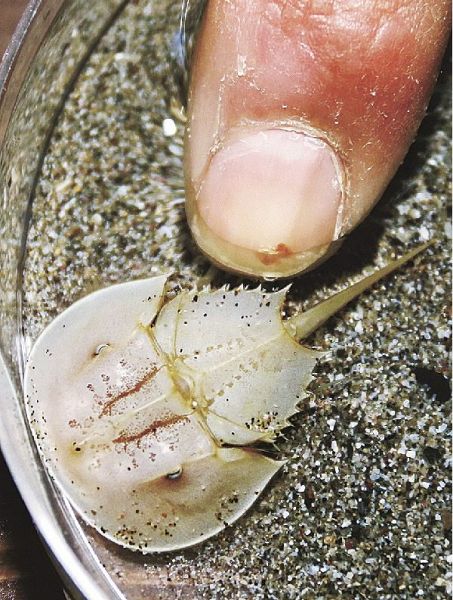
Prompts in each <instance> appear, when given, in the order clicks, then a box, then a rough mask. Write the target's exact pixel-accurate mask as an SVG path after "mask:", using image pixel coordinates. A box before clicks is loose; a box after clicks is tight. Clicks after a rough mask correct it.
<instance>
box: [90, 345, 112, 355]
mask: <svg viewBox="0 0 453 600" xmlns="http://www.w3.org/2000/svg"><path fill="white" fill-rule="evenodd" d="M107 348H110V344H99V345H98V346H96V350H95V351H94V353H93V354H94V356H99V354H100V353H101V352H102V351H103V350H106V349H107Z"/></svg>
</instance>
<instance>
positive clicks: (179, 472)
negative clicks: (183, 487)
mask: <svg viewBox="0 0 453 600" xmlns="http://www.w3.org/2000/svg"><path fill="white" fill-rule="evenodd" d="M181 475H182V467H178V468H177V469H175V470H174V471H172V472H171V473H167V474H166V475H165V477H166V478H167V479H170V481H174V480H175V479H179V478H180V477H181Z"/></svg>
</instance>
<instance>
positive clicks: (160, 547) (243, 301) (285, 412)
mask: <svg viewBox="0 0 453 600" xmlns="http://www.w3.org/2000/svg"><path fill="white" fill-rule="evenodd" d="M425 247H426V244H425V245H423V246H421V247H419V248H416V249H415V250H413V251H412V252H410V253H408V254H407V255H406V256H404V257H403V258H401V259H399V260H396V261H393V262H392V263H390V264H389V265H387V266H386V267H384V268H383V269H381V270H380V271H377V272H376V273H374V274H372V275H370V276H369V277H366V278H365V279H363V280H361V281H359V282H358V283H356V284H355V285H353V286H351V287H350V288H348V289H346V290H344V291H343V292H340V293H338V294H335V295H334V296H332V297H330V298H328V299H327V300H325V301H323V302H321V303H320V304H318V305H316V306H314V307H313V308H312V309H310V310H308V311H306V312H304V313H302V314H300V315H296V316H295V317H292V318H291V319H288V320H286V321H284V320H282V317H281V311H282V305H283V302H284V299H285V295H286V292H287V289H288V288H285V289H283V290H281V291H277V292H271V293H268V292H265V291H263V290H262V289H261V288H257V289H251V290H249V289H244V288H243V287H240V288H238V289H236V290H228V289H226V288H222V289H219V290H209V289H204V290H202V291H192V292H188V291H184V292H182V293H180V294H178V295H177V296H176V297H175V298H174V299H172V300H170V301H169V302H167V303H164V297H165V282H166V279H167V277H166V276H165V275H162V276H158V277H154V278H151V279H145V280H139V281H132V282H127V283H122V284H118V285H114V286H111V287H108V288H105V289H102V290H100V291H97V292H94V293H92V294H90V295H88V296H86V297H84V298H82V299H81V300H79V301H78V302H76V303H75V304H73V305H72V306H71V307H69V308H68V309H67V310H65V311H64V312H63V313H62V314H61V315H60V316H58V317H57V318H56V319H55V320H54V321H53V322H52V323H51V324H50V325H49V326H48V327H47V328H46V329H45V330H44V332H43V333H42V334H41V336H40V337H39V338H38V340H37V342H36V344H35V345H34V347H33V349H32V351H31V354H30V356H29V359H28V361H27V367H26V372H25V397H26V408H27V413H28V418H29V421H30V424H31V428H32V431H33V435H34V437H35V440H36V443H37V446H38V448H39V451H40V454H41V456H42V459H43V462H44V464H45V465H46V467H47V469H48V471H49V473H50V474H51V476H52V477H53V478H54V479H55V482H56V483H57V485H58V486H59V487H60V488H61V489H62V490H63V492H64V493H65V494H66V495H67V496H68V498H69V499H70V501H71V503H72V504H73V506H74V507H75V509H76V510H77V511H78V512H79V513H80V515H81V516H82V517H83V518H84V519H85V520H86V521H87V522H88V523H89V524H91V525H92V526H93V527H95V528H96V529H97V530H99V531H100V532H102V533H103V534H104V535H105V536H106V537H108V538H110V539H111V540H114V541H115V542H117V543H119V544H121V545H123V546H126V547H129V548H131V549H134V550H140V551H142V552H145V553H146V552H160V551H168V550H176V549H180V548H184V547H187V546H191V545H193V544H197V543H199V542H201V541H203V540H205V539H207V538H209V537H211V536H213V535H215V534H216V533H218V532H219V531H221V530H222V529H224V528H225V526H227V525H229V524H231V523H232V522H234V521H235V520H236V519H238V518H239V517H240V516H241V515H242V514H243V513H244V512H245V511H246V510H247V509H248V508H249V507H250V506H251V505H252V504H253V503H254V502H255V500H256V499H257V497H258V496H259V495H260V493H261V492H262V491H263V489H264V488H265V487H266V485H267V484H268V482H269V481H270V479H271V478H272V477H273V476H274V475H275V473H276V472H277V471H278V470H279V469H280V467H281V465H282V464H283V463H282V462H281V461H278V460H274V459H273V458H270V457H268V456H267V455H266V453H264V452H263V451H262V448H263V447H266V445H268V444H271V443H273V442H274V441H275V440H276V438H277V437H278V435H279V433H280V432H281V431H282V430H283V429H284V428H285V427H287V426H289V425H290V421H289V419H290V417H291V416H292V415H294V414H296V413H297V411H298V408H297V407H298V403H299V402H300V400H301V399H302V398H303V397H304V396H305V395H306V391H305V390H306V388H307V386H308V384H309V382H310V381H311V380H312V370H313V367H314V365H315V363H316V360H317V357H318V356H319V353H317V352H315V351H313V350H310V349H308V348H305V347H303V346H301V345H300V344H299V340H301V339H303V338H304V337H306V336H307V335H308V334H309V333H311V332H312V331H314V330H315V329H316V328H317V327H318V326H319V325H320V324H321V323H322V322H324V321H325V320H326V319H327V318H329V317H330V316H331V315H333V314H334V313H335V312H337V311H338V310H339V309H340V308H341V307H343V306H344V305H345V304H346V303H347V302H349V301H350V300H351V299H353V298H354V297H355V296H357V295H358V294H360V293H361V292H362V291H363V290H364V289H366V288H368V287H370V286H371V285H372V284H374V283H375V282H376V281H377V280H379V279H380V278H381V277H384V276H385V275H387V274H388V273H389V272H391V271H393V270H394V269H396V268H398V267H399V266H401V265H402V264H403V263H405V262H407V261H408V260H410V259H411V258H413V257H414V256H415V255H416V254H417V253H418V252H420V251H421V250H422V249H424V248H425ZM258 443H259V446H257V444H258Z"/></svg>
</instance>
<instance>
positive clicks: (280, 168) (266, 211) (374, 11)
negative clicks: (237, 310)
mask: <svg viewBox="0 0 453 600" xmlns="http://www.w3.org/2000/svg"><path fill="white" fill-rule="evenodd" d="M448 31H449V2H448V1H447V0H431V1H430V2H426V1H425V0H412V1H411V2H407V0H390V1H389V2H378V1H377V0H368V1H364V2H360V3H357V2H356V1H355V0H332V1H330V2H327V1H326V2H307V1H305V0H299V1H297V0H295V1H288V0H230V1H228V2H225V1H224V0H210V2H209V3H208V7H207V9H206V13H205V16H204V20H203V24H202V27H201V30H200V33H199V38H198V41H197V46H196V49H195V53H194V57H193V65H192V79H191V86H190V92H189V106H188V117H189V118H188V127H187V134H186V188H187V206H186V210H187V215H188V220H189V224H190V227H191V229H192V232H193V234H194V237H195V239H196V241H197V243H198V245H199V246H200V248H201V249H202V250H203V251H204V252H205V253H206V254H208V255H209V256H210V257H211V259H212V260H213V261H214V262H216V263H217V264H220V265H221V266H223V267H225V268H228V269H231V270H234V271H239V272H242V273H247V274H250V275H255V276H263V277H265V276H268V277H280V276H289V275H293V274H296V273H299V272H301V271H303V270H305V269H307V268H308V267H309V266H310V265H313V264H314V263H316V262H317V261H318V260H320V259H321V257H323V256H324V257H325V256H326V255H327V254H328V253H330V252H332V250H333V249H334V248H335V247H336V245H337V244H336V241H337V240H339V239H340V238H341V236H343V235H345V234H346V233H347V232H348V231H350V230H351V229H352V228H354V227H355V226H356V225H357V224H358V223H359V222H360V221H361V220H362V219H363V218H364V216H365V215H366V214H367V213H368V212H369V211H370V209H371V208H372V206H373V205H374V203H375V202H376V200H377V199H378V198H379V197H380V195H381V194H382V192H383V191H384V189H385V187H386V186H387V184H388V182H389V180H390V179H391V177H392V176H393V174H394V173H395V171H396V169H397V167H398V165H399V164H400V162H401V160H402V159H403V157H404V155H405V153H406V152H407V149H408V147H409V145H410V142H411V140H412V138H413V136H414V135H415V132H416V130H417V128H418V126H419V124H420V121H421V119H422V117H423V115H424V111H425V108H426V105H427V101H428V99H429V96H430V94H431V91H432V87H433V85H434V82H435V78H436V75H437V70H438V66H439V63H440V60H441V57H442V54H443V51H444V48H445V44H446V40H447V36H448Z"/></svg>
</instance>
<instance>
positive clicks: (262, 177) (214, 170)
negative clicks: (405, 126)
mask: <svg viewBox="0 0 453 600" xmlns="http://www.w3.org/2000/svg"><path fill="white" fill-rule="evenodd" d="M341 197H342V191H341V183H340V180H339V169H338V161H337V158H336V156H335V154H334V152H333V150H332V148H331V147H330V146H329V145H328V144H327V143H325V142H324V141H322V140H320V139H318V138H316V137H312V136H309V135H306V134H304V133H300V132H296V131H293V130H287V129H277V128H275V129H264V130H259V131H257V130H253V129H249V130H240V131H238V130H236V131H235V132H234V134H233V135H230V136H229V137H228V138H227V140H226V142H225V144H224V145H223V147H222V148H221V149H220V150H219V151H218V152H217V153H216V154H214V155H213V157H212V158H211V161H210V164H209V167H208V169H207V172H206V174H205V177H204V179H203V181H202V183H201V186H200V188H199V190H198V193H197V194H196V205H197V206H196V210H197V212H198V215H199V217H200V218H201V219H202V220H203V221H204V224H205V225H206V227H207V228H208V229H209V230H210V231H211V232H212V233H213V234H214V235H215V236H218V237H219V238H220V239H221V240H223V241H225V242H228V243H230V244H233V245H234V246H236V247H239V248H244V249H246V250H249V251H250V250H251V251H254V252H257V253H261V254H263V255H264V256H265V255H266V254H269V255H275V254H279V253H280V254H283V255H292V254H297V253H300V252H304V251H307V250H311V249H313V248H317V247H319V246H322V245H324V244H328V243H329V242H331V241H332V240H333V239H334V238H335V233H336V229H337V221H338V219H339V218H338V215H339V211H340V207H341Z"/></svg>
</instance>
